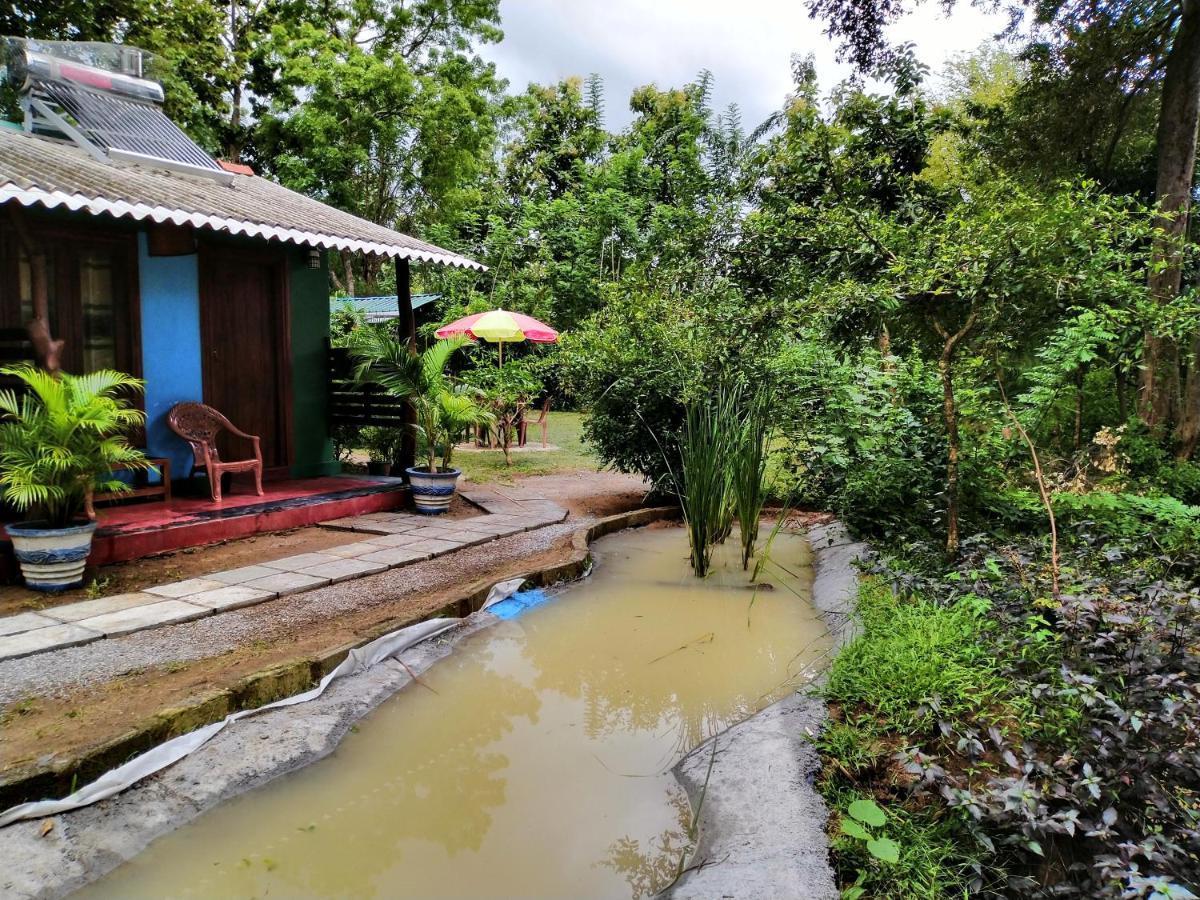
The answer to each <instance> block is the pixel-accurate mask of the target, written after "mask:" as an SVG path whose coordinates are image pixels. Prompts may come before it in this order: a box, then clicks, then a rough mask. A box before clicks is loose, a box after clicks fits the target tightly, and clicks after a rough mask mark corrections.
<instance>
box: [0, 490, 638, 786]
mask: <svg viewBox="0 0 1200 900" xmlns="http://www.w3.org/2000/svg"><path fill="white" fill-rule="evenodd" d="M489 487H491V489H492V490H495V488H494V486H489ZM500 490H501V491H507V492H509V493H511V494H512V495H514V496H520V497H521V498H522V499H532V498H535V497H545V498H547V499H551V500H554V501H555V502H558V503H559V504H561V505H563V506H565V507H567V509H568V510H569V511H570V513H571V515H570V516H569V517H568V519H567V521H566V522H565V523H563V524H562V525H557V526H551V527H549V528H543V529H538V530H536V531H532V532H526V533H523V534H519V535H513V536H511V537H508V538H503V539H501V540H498V541H494V542H491V543H488V544H483V545H480V546H477V547H472V548H467V549H464V550H460V551H458V552H456V553H455V554H453V556H451V557H447V558H442V559H435V560H430V561H427V562H423V563H418V564H416V565H413V566H406V567H404V568H401V569H396V570H392V571H390V572H385V573H381V574H379V575H375V576H371V577H368V578H363V579H358V580H355V581H349V582H344V583H341V584H336V585H331V586H329V587H326V588H321V589H318V590H315V591H310V592H307V593H303V594H296V595H292V596H289V597H282V598H279V599H277V600H274V601H270V602H268V603H263V604H259V605H257V606H252V607H248V608H245V609H241V610H235V611H232V612H228V613H222V614H219V615H216V616H212V617H209V618H205V619H200V620H197V621H195V622H189V623H184V624H181V625H175V626H170V627H167V628H162V629H154V630H152V631H147V632H138V633H135V634H132V635H127V636H125V637H122V638H115V639H110V640H105V641H99V642H96V643H93V644H89V645H86V646H83V647H76V648H69V649H67V650H62V651H57V652H55V653H46V654H39V655H36V656H32V657H26V658H24V659H18V660H10V661H5V662H2V663H0V697H2V698H4V700H3V705H2V706H0V782H4V781H9V780H11V779H12V778H13V777H14V776H15V775H16V774H17V773H19V772H21V771H25V770H28V769H31V768H38V767H42V766H45V765H52V764H53V763H54V762H55V761H59V762H61V761H63V760H68V759H71V758H73V757H75V756H77V755H78V754H79V753H81V752H82V751H84V750H86V749H87V748H89V747H94V746H98V745H101V744H103V743H105V742H107V741H109V740H111V739H113V738H115V737H117V736H119V735H121V734H124V733H126V732H127V731H129V729H131V728H133V727H134V726H136V725H138V724H139V723H141V722H144V721H146V720H147V719H148V718H150V717H151V716H153V715H155V714H156V713H158V712H160V711H161V710H164V709H167V708H170V707H176V706H181V705H185V704H186V703H189V702H194V701H196V700H197V699H198V698H201V697H203V696H205V695H207V694H211V693H213V692H215V691H218V690H222V689H225V688H228V687H230V686H231V685H234V684H236V683H237V682H238V681H239V680H240V679H242V678H244V677H245V676H246V675H248V674H251V673H254V672H258V671H261V670H263V669H265V668H268V667H270V666H274V665H279V664H283V663H287V662H291V661H294V660H300V659H305V658H312V657H316V656H320V655H322V654H323V653H325V652H329V651H330V650H332V649H334V648H337V647H340V646H345V645H346V644H349V643H351V642H354V641H356V640H360V639H361V638H362V636H363V635H367V634H370V633H373V632H375V631H377V630H379V629H381V628H382V627H385V626H387V627H394V628H398V627H401V626H402V625H403V624H405V623H407V622H412V621H417V620H419V619H421V618H423V617H426V616H428V615H429V614H431V613H433V612H435V611H436V610H438V609H440V608H441V607H442V606H444V605H445V604H446V603H447V602H449V601H451V600H453V599H455V598H457V597H459V596H461V595H462V594H463V593H465V592H467V591H468V590H470V589H471V588H473V587H475V586H478V585H480V584H482V583H483V582H488V583H490V582H494V581H498V580H502V579H504V578H506V577H512V576H514V575H518V574H521V573H522V572H526V571H529V570H530V569H533V568H537V567H540V566H544V565H549V564H553V563H555V562H559V561H563V560H565V559H566V558H568V557H569V555H570V553H571V546H570V539H571V535H572V534H573V533H574V531H575V530H576V529H577V528H579V527H580V526H581V525H583V524H585V523H586V522H587V521H589V520H592V519H596V518H601V517H603V516H607V515H613V514H615V513H618V512H622V511H626V510H629V509H634V508H637V507H638V506H640V505H642V500H643V498H644V496H645V488H644V486H643V485H642V484H641V483H640V481H639V480H638V479H635V478H631V477H628V476H622V475H616V474H613V473H586V474H580V475H551V476H535V477H530V478H527V479H523V480H520V481H519V482H518V483H517V484H516V485H515V486H514V487H512V488H507V487H506V488H501V489H500ZM348 534H349V533H347V532H341V533H338V532H334V531H332V530H330V529H321V528H305V529H299V530H297V531H294V532H285V533H281V534H278V535H264V536H260V537H258V538H253V539H246V540H242V541H232V542H229V543H227V544H222V545H218V546H213V547H206V548H203V549H202V550H197V551H195V552H193V553H192V554H184V553H175V554H170V560H172V561H170V562H169V561H168V557H161V558H159V559H157V560H147V561H143V563H142V566H143V567H145V566H147V565H148V564H154V563H160V564H171V565H179V564H180V563H179V562H174V561H173V560H177V559H178V558H179V557H185V558H186V559H187V562H188V563H189V564H192V565H194V566H196V567H195V568H191V569H189V570H187V572H188V574H203V572H204V571H216V570H217V569H219V568H228V567H231V566H235V565H243V564H247V563H249V562H252V561H254V560H255V559H263V558H265V557H264V555H263V554H264V553H265V552H267V551H271V552H274V551H279V554H278V555H289V554H291V553H294V552H300V548H303V549H316V548H317V547H318V546H319V542H320V541H323V540H328V539H330V538H333V539H336V540H340V541H345V540H361V536H355V535H349V536H347V535H348ZM305 541H313V542H317V543H312V544H305V543H303V542H305ZM324 546H331V544H329V543H326V544H324ZM196 557H199V559H198V560H197V559H195V558H196ZM202 560H204V561H207V562H206V563H202V562H201V561H202ZM204 565H207V566H208V568H207V569H205V568H203V566H204ZM109 568H112V569H116V568H118V567H116V566H114V567H109ZM126 568H128V569H129V570H130V571H131V572H133V573H137V574H140V577H148V574H147V570H146V568H140V569H139V568H138V567H136V564H128V565H127V567H126ZM150 570H151V571H153V568H152V567H151V568H150ZM158 571H160V572H161V571H163V570H161V569H160V570H158ZM129 577H131V578H133V577H136V575H135V574H131V575H130V576H129ZM173 577H181V576H179V575H177V576H173ZM160 580H161V577H160ZM127 583H130V584H134V583H137V582H127ZM128 589H129V588H126V590H128Z"/></svg>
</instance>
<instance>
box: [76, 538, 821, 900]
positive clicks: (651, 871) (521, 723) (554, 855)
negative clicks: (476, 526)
mask: <svg viewBox="0 0 1200 900" xmlns="http://www.w3.org/2000/svg"><path fill="white" fill-rule="evenodd" d="M593 551H594V555H595V557H596V562H597V565H596V570H595V572H594V573H593V575H592V576H591V577H590V578H588V579H586V580H584V581H581V582H579V583H577V584H574V585H571V586H569V587H566V588H564V589H561V590H560V591H559V592H558V593H557V595H555V596H553V597H552V598H551V599H550V600H549V601H548V602H545V603H541V604H539V605H536V606H534V607H533V608H530V609H527V610H526V611H524V612H522V613H521V614H520V615H518V616H515V617H513V618H510V619H506V620H503V621H501V622H500V623H498V624H497V625H495V626H493V627H491V628H487V629H484V630H481V631H479V632H476V633H475V634H473V635H471V636H470V637H468V638H466V639H464V640H463V641H461V642H460V643H459V644H458V645H457V646H456V648H455V650H454V652H453V653H452V654H451V655H450V656H449V657H447V658H446V659H444V660H442V661H441V662H439V663H437V664H436V665H434V666H433V667H432V668H431V669H430V670H429V671H427V672H426V673H425V674H424V675H422V676H421V679H420V683H413V684H410V685H409V686H408V687H406V688H405V689H403V690H402V691H400V692H399V693H397V694H396V695H395V696H394V697H392V698H391V699H389V700H388V701H386V702H385V703H384V704H382V705H381V706H380V707H378V708H377V709H376V710H375V711H374V712H373V713H372V714H371V715H369V716H368V717H367V718H365V719H364V720H363V721H361V722H360V723H359V724H358V726H357V727H356V728H355V729H354V730H353V731H352V733H350V734H348V735H347V736H346V739H345V740H344V741H343V742H342V744H341V745H340V746H339V747H338V749H337V750H336V751H335V752H334V753H333V754H332V755H331V756H329V757H327V758H326V759H324V760H322V761H320V762H318V763H315V764H313V765H311V766H309V767H308V768H306V769H304V770H302V771H300V772H297V773H295V774H293V775H291V776H288V777H285V778H282V779H279V780H277V781H274V782H272V783H270V784H268V785H267V786H265V787H263V788H261V789H258V790H255V791H252V792H250V793H247V794H244V795H242V796H240V797H238V798H236V799H234V800H231V801H229V802H228V803H225V804H223V805H221V806H220V807H218V808H216V809H214V810H212V811H211V812H209V813H207V814H205V815H204V816H202V817H200V818H199V819H197V820H196V821H195V822H193V823H191V824H189V825H187V826H185V827H183V828H181V829H180V830H178V831H176V832H174V833H172V834H170V835H167V836H166V837H163V838H161V839H160V840H158V841H156V842H155V843H154V844H152V845H151V846H150V847H149V848H148V849H147V850H146V851H145V852H144V853H142V854H141V855H140V856H138V857H136V858H135V859H134V860H133V861H131V862H129V863H127V864H125V865H124V866H122V867H121V868H119V869H117V870H116V871H114V872H113V873H112V874H111V875H109V876H108V877H107V878H105V879H104V880H102V881H101V882H99V883H97V884H95V885H92V886H91V887H90V888H88V889H86V890H85V891H84V892H83V894H84V895H85V896H88V897H114V898H122V900H130V898H140V897H153V898H165V897H205V898H209V897H221V898H240V897H245V898H250V897H257V898H264V897H287V898H302V897H314V898H315V897H322V898H323V897H421V898H425V897H573V898H584V897H589V898H590V897H605V898H607V897H613V898H628V897H645V896H649V895H651V894H653V893H654V892H656V891H657V890H659V889H661V888H662V887H664V886H665V885H666V884H668V883H670V881H671V880H672V878H673V877H674V875H675V872H676V870H677V868H678V866H679V863H680V859H681V857H682V855H683V854H684V853H685V852H686V850H687V846H688V837H687V832H688V827H689V823H690V817H691V813H690V809H689V806H688V802H687V798H686V796H685V795H684V794H683V792H682V790H681V789H680V788H679V786H678V785H677V783H676V782H675V779H674V778H673V777H672V775H671V772H670V769H671V767H672V766H673V765H674V764H675V763H676V762H677V761H678V760H679V759H680V758H681V757H682V756H683V755H685V754H686V753H687V752H688V751H690V750H691V749H693V748H694V747H695V746H697V745H698V744H700V743H701V742H703V741H704V740H705V739H707V738H708V737H710V736H711V735H713V734H715V733H717V732H719V731H722V730H723V729H725V728H726V727H728V726H729V725H731V724H733V723H735V722H737V721H740V720H741V719H744V718H745V717H747V716H748V715H750V714H752V713H754V712H755V711H757V710H759V709H761V708H762V707H764V706H766V705H768V704H770V703H772V702H773V701H775V700H777V699H779V698H781V697H783V696H785V695H786V694H788V693H789V692H790V691H792V690H794V689H795V688H796V687H797V686H800V685H802V684H804V683H806V682H807V681H808V680H810V678H811V677H812V675H813V669H814V668H816V667H818V666H819V665H820V664H821V661H822V660H823V657H824V655H825V653H826V652H827V651H828V648H829V640H828V638H827V636H826V635H825V627H824V625H823V623H822V622H821V620H820V619H819V617H818V616H817V614H816V613H815V611H814V610H813V608H812V606H811V604H810V602H809V598H810V590H811V584H812V577H811V569H810V566H809V556H808V554H809V550H808V546H807V544H806V542H805V541H804V539H803V538H801V537H799V536H795V535H788V534H780V535H779V537H778V538H777V540H776V541H775V544H774V546H773V548H772V552H771V561H770V562H769V563H768V564H767V565H766V567H765V571H764V572H763V574H761V575H760V576H759V582H760V583H761V586H760V587H755V586H753V585H751V584H750V583H749V576H748V575H747V574H746V573H744V572H742V571H741V567H740V565H739V564H738V563H737V561H736V556H737V547H736V535H735V537H734V538H733V539H731V540H730V541H729V542H728V543H727V545H726V546H725V547H723V548H720V550H719V551H718V553H717V556H716V561H717V565H716V567H715V571H714V572H713V573H712V574H711V575H710V576H709V577H708V578H707V579H705V580H704V581H698V580H697V579H696V578H695V577H694V576H692V574H691V573H690V570H689V568H688V564H687V539H686V536H685V535H684V533H683V531H682V530H680V529H678V528H657V529H655V528H652V529H642V530H634V531H627V532H622V533H620V534H616V535H612V536H610V537H607V538H603V539H601V540H599V541H597V542H596V544H595V545H594V547H593ZM296 715H304V712H303V709H302V708H299V709H297V711H296Z"/></svg>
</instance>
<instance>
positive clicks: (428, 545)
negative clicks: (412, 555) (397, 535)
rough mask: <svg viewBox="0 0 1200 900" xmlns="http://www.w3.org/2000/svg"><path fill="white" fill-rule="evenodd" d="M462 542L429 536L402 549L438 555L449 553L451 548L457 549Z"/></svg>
mask: <svg viewBox="0 0 1200 900" xmlns="http://www.w3.org/2000/svg"><path fill="white" fill-rule="evenodd" d="M461 546H462V544H459V543H456V542H454V541H440V540H438V539H437V538H429V539H428V540H424V541H417V542H416V543H415V544H409V545H408V546H407V547H403V548H401V549H404V550H412V551H414V552H417V553H432V554H433V555H434V556H438V555H440V554H442V553H447V552H449V551H450V550H457V549H458V548H459V547H461Z"/></svg>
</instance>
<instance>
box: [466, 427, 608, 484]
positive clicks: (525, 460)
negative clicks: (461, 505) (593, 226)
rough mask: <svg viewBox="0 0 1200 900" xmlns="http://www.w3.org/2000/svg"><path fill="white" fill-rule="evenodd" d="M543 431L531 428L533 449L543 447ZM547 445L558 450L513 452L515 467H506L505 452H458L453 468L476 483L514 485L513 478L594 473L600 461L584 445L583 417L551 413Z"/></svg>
mask: <svg viewBox="0 0 1200 900" xmlns="http://www.w3.org/2000/svg"><path fill="white" fill-rule="evenodd" d="M541 438H542V434H541V429H540V428H537V427H535V426H533V425H530V427H529V444H528V446H530V447H540V446H541ZM546 442H547V443H549V444H552V445H554V446H557V447H558V448H559V449H558V450H548V451H545V452H542V451H539V450H530V451H528V452H518V451H516V450H514V451H513V455H512V456H513V464H512V465H511V466H507V465H505V464H504V452H503V451H502V450H480V451H467V452H462V451H460V452H457V453H455V454H454V465H455V466H456V467H457V468H459V469H462V471H463V475H464V476H466V477H467V478H470V479H471V480H472V481H475V482H489V481H490V482H497V481H498V482H501V483H503V482H506V481H508V482H511V481H512V477H513V476H514V475H558V474H563V473H567V472H595V471H597V470H598V469H599V468H600V460H599V459H597V458H596V457H595V455H593V453H592V451H591V449H590V448H589V447H587V446H585V445H584V443H583V415H582V414H581V413H576V412H552V413H550V420H549V427H548V428H547V430H546Z"/></svg>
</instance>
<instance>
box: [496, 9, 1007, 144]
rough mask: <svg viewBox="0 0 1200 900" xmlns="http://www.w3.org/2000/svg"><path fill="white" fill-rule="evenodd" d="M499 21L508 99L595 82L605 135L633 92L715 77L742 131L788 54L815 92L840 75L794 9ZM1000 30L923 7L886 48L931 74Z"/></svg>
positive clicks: (768, 104)
mask: <svg viewBox="0 0 1200 900" xmlns="http://www.w3.org/2000/svg"><path fill="white" fill-rule="evenodd" d="M500 12H501V16H502V18H503V23H502V25H503V28H504V32H505V37H504V40H503V41H502V42H501V43H500V44H498V45H493V46H490V47H487V48H485V49H484V55H485V56H487V57H488V58H490V59H492V60H494V61H495V62H496V65H497V68H498V69H499V72H500V74H501V75H502V76H503V77H505V78H507V79H509V81H510V82H511V86H510V89H511V90H513V91H520V90H523V89H524V88H525V85H527V84H528V83H530V82H538V83H543V84H544V83H548V82H554V81H557V80H559V79H561V78H565V77H567V76H571V75H581V76H586V75H588V74H590V73H592V72H597V73H599V74H600V75H601V76H602V77H603V78H604V82H605V86H606V92H605V93H606V97H607V120H608V125H609V127H613V128H616V127H620V126H622V125H624V124H625V123H627V122H628V121H629V118H630V114H629V111H628V100H629V94H630V92H631V91H632V90H633V88H635V87H637V86H639V85H643V84H649V83H655V84H658V85H659V86H660V87H668V86H671V87H673V86H679V85H682V84H685V83H686V82H688V81H691V80H692V79H693V78H695V76H696V73H697V72H699V71H700V70H701V69H711V70H712V72H713V75H714V76H715V80H716V84H715V97H714V105H716V106H717V107H718V108H720V107H723V106H725V105H727V104H729V103H731V102H736V103H737V104H738V105H739V106H740V107H741V108H742V117H743V121H744V122H745V124H746V125H747V126H750V127H752V126H754V125H756V124H757V123H758V122H760V121H761V120H762V119H764V118H765V117H766V116H767V115H768V114H769V113H770V112H771V111H772V110H774V109H776V108H777V107H778V106H779V104H780V103H781V102H782V100H783V98H784V96H785V95H786V94H787V93H788V91H789V90H790V88H791V62H790V61H791V57H792V56H793V54H797V53H798V54H807V53H812V54H814V56H815V59H816V65H817V73H818V75H819V77H820V79H821V85H822V87H823V88H825V89H828V88H830V87H832V86H833V85H834V84H836V83H837V82H838V81H840V80H842V79H843V78H845V77H847V76H848V75H849V74H850V68H849V67H848V66H846V65H843V64H840V63H838V62H837V60H836V47H835V46H834V43H833V42H832V41H831V40H830V39H829V38H828V37H826V36H825V34H824V33H823V30H822V29H823V24H822V23H821V22H818V21H813V20H812V19H810V18H809V17H808V13H807V8H806V6H805V4H804V2H803V0H504V2H502V3H501V8H500ZM1004 24H1005V19H1004V17H1003V16H1000V15H988V14H985V13H983V12H981V11H979V10H977V9H975V8H973V7H972V6H970V5H968V4H966V3H961V2H960V4H959V6H958V7H957V8H956V9H955V11H954V13H953V14H952V15H950V16H949V17H947V16H945V15H944V14H943V13H942V12H941V4H940V3H937V2H935V0H926V2H925V3H924V4H922V5H921V6H919V7H917V9H916V10H915V11H914V12H912V13H911V14H910V15H909V16H907V17H906V18H905V19H903V20H901V21H900V22H898V23H897V24H896V25H895V26H893V28H892V31H891V38H892V40H894V41H913V42H914V43H915V44H916V48H917V55H918V56H919V57H920V58H921V59H922V61H924V62H925V63H927V64H928V65H930V66H931V67H932V68H933V69H934V70H935V71H936V70H937V69H939V68H940V67H941V66H942V64H943V63H944V62H945V61H946V59H947V58H948V57H950V56H952V55H954V54H956V53H961V52H966V51H970V50H973V49H975V48H976V47H978V46H979V45H980V44H981V43H983V42H985V41H987V40H989V39H991V38H992V36H993V35H995V34H996V33H997V32H998V31H999V30H1000V29H1001V28H1003V26H1004Z"/></svg>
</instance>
